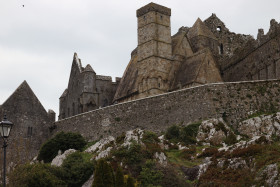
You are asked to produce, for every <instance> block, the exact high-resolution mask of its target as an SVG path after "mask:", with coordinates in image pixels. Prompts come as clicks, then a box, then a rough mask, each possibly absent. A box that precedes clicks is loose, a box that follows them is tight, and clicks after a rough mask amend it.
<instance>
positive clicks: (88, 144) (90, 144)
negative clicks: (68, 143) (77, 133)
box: [82, 140, 99, 151]
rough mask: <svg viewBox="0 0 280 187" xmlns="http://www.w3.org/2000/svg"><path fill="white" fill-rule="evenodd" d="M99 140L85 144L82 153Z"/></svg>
mask: <svg viewBox="0 0 280 187" xmlns="http://www.w3.org/2000/svg"><path fill="white" fill-rule="evenodd" d="M98 141H99V140H96V141H90V142H88V143H87V145H86V146H85V147H84V148H83V150H82V151H85V150H86V149H87V148H89V147H90V146H92V145H94V144H95V143H96V142H98Z"/></svg>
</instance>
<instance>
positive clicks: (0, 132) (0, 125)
mask: <svg viewBox="0 0 280 187" xmlns="http://www.w3.org/2000/svg"><path fill="white" fill-rule="evenodd" d="M12 127H13V123H12V122H10V121H8V120H7V117H6V115H4V119H3V121H1V122H0V136H1V137H3V138H8V137H9V135H10V131H11V129H12Z"/></svg>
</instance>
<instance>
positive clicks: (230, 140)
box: [224, 131, 237, 145]
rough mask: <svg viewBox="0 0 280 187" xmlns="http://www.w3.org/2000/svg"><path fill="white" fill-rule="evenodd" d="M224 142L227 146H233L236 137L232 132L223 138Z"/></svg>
mask: <svg viewBox="0 0 280 187" xmlns="http://www.w3.org/2000/svg"><path fill="white" fill-rule="evenodd" d="M224 142H225V143H226V144H227V145H232V144H235V143H236V142H237V139H236V136H235V134H234V133H233V132H231V131H230V132H229V134H228V136H227V137H226V138H225V140H224Z"/></svg>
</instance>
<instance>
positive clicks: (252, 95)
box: [53, 80, 280, 140]
mask: <svg viewBox="0 0 280 187" xmlns="http://www.w3.org/2000/svg"><path fill="white" fill-rule="evenodd" d="M279 94H280V81H279V80H270V81H251V82H237V83H213V84H208V85H201V86H196V87H192V88H186V89H182V90H179V91H174V92H171V93H167V94H161V95H157V96H152V97H147V98H144V99H138V100H135V101H130V102H125V103H121V104H116V105H112V106H108V107H104V108H101V109H97V110H93V111H90V112H87V113H83V114H79V115H76V116H73V117H70V118H67V119H64V120H60V121H57V122H56V123H55V125H56V129H55V130H54V132H53V134H55V133H57V132H59V131H64V132H69V131H70V132H79V133H81V134H82V135H83V136H85V137H86V138H87V139H89V140H97V139H100V138H101V137H103V136H107V135H113V136H117V135H120V134H122V133H123V132H125V131H128V130H131V129H135V128H141V129H146V130H151V131H154V132H158V133H160V132H162V131H165V130H166V129H167V128H168V127H170V126H171V125H174V124H178V125H187V124H189V123H191V122H195V121H200V120H204V119H209V118H217V117H223V118H224V119H225V120H227V122H228V123H229V124H230V125H232V126H233V127H235V126H236V125H237V123H238V122H239V121H240V120H242V119H246V118H247V117H248V116H249V115H250V114H253V113H256V112H258V111H263V112H271V111H277V110H279V109H280V102H279V101H280V99H279Z"/></svg>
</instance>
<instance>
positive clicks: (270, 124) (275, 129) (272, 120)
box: [237, 112, 280, 138]
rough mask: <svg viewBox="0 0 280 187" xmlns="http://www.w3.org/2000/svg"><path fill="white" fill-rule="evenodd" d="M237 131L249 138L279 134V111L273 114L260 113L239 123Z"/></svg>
mask: <svg viewBox="0 0 280 187" xmlns="http://www.w3.org/2000/svg"><path fill="white" fill-rule="evenodd" d="M237 130H238V132H240V133H241V134H243V135H247V136H248V137H249V138H253V137H255V136H263V135H269V136H272V135H276V136H279V135H280V112H278V113H276V114H273V115H261V116H258V117H254V118H250V119H247V120H245V121H242V122H240V123H239V125H238V127H237Z"/></svg>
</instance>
